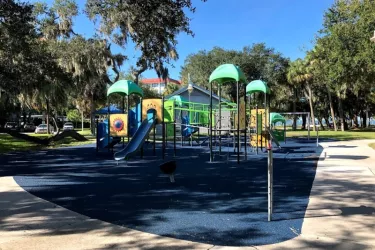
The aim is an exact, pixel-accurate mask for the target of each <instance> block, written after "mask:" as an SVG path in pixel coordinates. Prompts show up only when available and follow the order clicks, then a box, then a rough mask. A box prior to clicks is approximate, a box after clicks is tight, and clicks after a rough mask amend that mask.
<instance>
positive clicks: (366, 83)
mask: <svg viewBox="0 0 375 250" xmlns="http://www.w3.org/2000/svg"><path fill="white" fill-rule="evenodd" d="M374 12H375V5H374V4H373V1H371V0H363V1H359V0H352V1H336V2H335V3H334V4H333V6H332V7H331V8H330V9H329V10H328V11H326V13H325V17H324V24H323V29H322V30H321V31H320V36H319V37H318V39H317V41H316V44H317V47H318V48H321V53H320V56H321V58H323V60H324V67H323V68H322V72H324V75H325V76H326V78H327V79H328V80H329V81H328V83H329V87H330V90H331V91H333V92H334V93H335V95H336V97H337V100H338V113H339V117H340V124H341V130H342V131H344V130H345V127H347V124H346V118H345V117H346V115H349V114H350V113H352V114H351V115H353V116H354V117H353V118H354V120H355V121H356V120H357V119H356V117H357V115H359V113H358V112H359V110H356V112H352V111H353V109H354V106H355V104H356V102H353V103H351V105H350V106H349V107H348V109H347V110H345V109H344V106H345V103H344V102H345V100H346V98H347V97H348V96H350V95H352V94H353V95H354V96H356V97H357V98H360V97H362V96H360V94H364V95H365V98H363V101H362V102H369V101H370V100H371V99H370V98H368V97H369V93H370V91H369V89H370V88H371V84H372V82H373V79H374V77H375V58H374V56H373V51H374V44H373V43H371V41H370V40H369V37H370V35H371V34H372V32H373V30H374V28H375V17H374V15H373V13H374ZM368 105H369V103H365V105H364V107H367V106H368Z"/></svg>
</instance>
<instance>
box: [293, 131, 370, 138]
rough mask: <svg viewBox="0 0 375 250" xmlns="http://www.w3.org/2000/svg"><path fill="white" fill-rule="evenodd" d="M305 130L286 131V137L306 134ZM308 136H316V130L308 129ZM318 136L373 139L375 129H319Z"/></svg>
mask: <svg viewBox="0 0 375 250" xmlns="http://www.w3.org/2000/svg"><path fill="white" fill-rule="evenodd" d="M307 133H308V132H307V131H301V130H300V131H287V132H286V135H287V137H299V136H304V137H305V136H306V137H307ZM310 136H311V137H312V138H316V132H314V131H310ZM319 137H320V138H330V139H335V140H356V139H357V140H358V139H375V130H349V131H345V132H342V131H319Z"/></svg>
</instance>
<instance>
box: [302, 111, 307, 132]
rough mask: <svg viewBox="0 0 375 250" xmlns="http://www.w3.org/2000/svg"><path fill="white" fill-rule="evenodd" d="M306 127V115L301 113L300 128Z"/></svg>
mask: <svg viewBox="0 0 375 250" xmlns="http://www.w3.org/2000/svg"><path fill="white" fill-rule="evenodd" d="M305 129H306V115H305V114H303V115H302V130H305Z"/></svg>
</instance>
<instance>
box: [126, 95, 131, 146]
mask: <svg viewBox="0 0 375 250" xmlns="http://www.w3.org/2000/svg"><path fill="white" fill-rule="evenodd" d="M126 109H127V112H128V117H127V120H128V125H127V129H128V133H127V134H128V143H129V141H130V131H129V128H130V126H129V125H130V124H129V95H127V96H126Z"/></svg>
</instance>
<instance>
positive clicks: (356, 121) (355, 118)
mask: <svg viewBox="0 0 375 250" xmlns="http://www.w3.org/2000/svg"><path fill="white" fill-rule="evenodd" d="M353 127H354V128H359V123H358V115H357V114H354V115H353Z"/></svg>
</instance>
